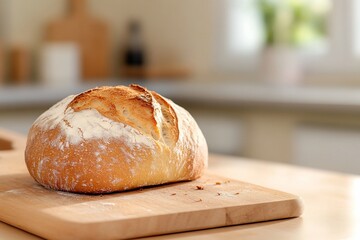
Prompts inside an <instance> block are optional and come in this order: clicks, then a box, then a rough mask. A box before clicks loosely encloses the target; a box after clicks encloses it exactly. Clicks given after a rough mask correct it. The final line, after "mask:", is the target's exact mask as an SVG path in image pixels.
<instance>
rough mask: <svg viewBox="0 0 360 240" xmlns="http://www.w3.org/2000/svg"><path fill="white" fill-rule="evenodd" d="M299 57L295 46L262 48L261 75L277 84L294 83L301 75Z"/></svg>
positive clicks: (298, 81)
mask: <svg viewBox="0 0 360 240" xmlns="http://www.w3.org/2000/svg"><path fill="white" fill-rule="evenodd" d="M302 70H303V68H302V63H301V59H300V57H299V56H298V52H297V51H296V49H295V48H291V47H286V46H273V47H267V48H265V49H264V51H263V54H262V61H261V77H262V79H263V80H265V81H266V82H270V83H274V84H279V85H296V84H298V83H300V81H301V79H302V77H303V71H302Z"/></svg>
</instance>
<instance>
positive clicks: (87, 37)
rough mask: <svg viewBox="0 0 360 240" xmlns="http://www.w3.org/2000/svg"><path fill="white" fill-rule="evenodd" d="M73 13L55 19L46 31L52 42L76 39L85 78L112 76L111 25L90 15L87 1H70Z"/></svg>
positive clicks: (47, 37) (48, 39) (96, 78)
mask: <svg viewBox="0 0 360 240" xmlns="http://www.w3.org/2000/svg"><path fill="white" fill-rule="evenodd" d="M69 3H70V14H69V15H68V16H66V17H65V18H63V19H59V20H56V21H52V22H50V23H49V24H48V26H47V28H46V31H45V40H46V41H48V42H75V43H77V45H78V46H79V48H80V54H81V65H82V66H81V68H82V78H83V79H85V80H99V79H104V78H107V77H109V73H110V39H109V30H108V27H107V25H106V24H105V23H104V22H103V21H101V20H100V19H97V18H94V17H92V16H90V14H89V13H88V12H87V10H86V1H85V0H70V1H69Z"/></svg>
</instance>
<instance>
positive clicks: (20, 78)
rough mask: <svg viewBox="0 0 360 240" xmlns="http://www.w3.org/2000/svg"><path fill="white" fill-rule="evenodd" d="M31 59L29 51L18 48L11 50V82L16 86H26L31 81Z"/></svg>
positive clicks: (21, 47)
mask: <svg viewBox="0 0 360 240" xmlns="http://www.w3.org/2000/svg"><path fill="white" fill-rule="evenodd" d="M30 59H31V57H30V53H29V50H28V49H27V48H26V47H23V46H16V47H13V48H12V49H11V50H10V80H11V82H12V83H14V84H26V83H28V82H29V80H30V73H31V64H30V62H31V60H30Z"/></svg>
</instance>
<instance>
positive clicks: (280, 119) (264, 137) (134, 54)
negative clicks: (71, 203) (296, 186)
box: [0, 0, 360, 174]
mask: <svg viewBox="0 0 360 240" xmlns="http://www.w3.org/2000/svg"><path fill="white" fill-rule="evenodd" d="M0 83H1V84H0V127H1V128H5V129H9V130H13V131H16V132H19V133H22V134H26V133H27V131H28V129H29V127H30V126H31V124H32V122H33V121H34V120H35V119H36V118H37V116H39V114H41V113H42V112H43V111H45V110H46V109H47V108H48V107H49V106H51V105H53V104H54V103H55V102H57V101H59V100H60V99H62V98H64V97H65V96H67V95H69V94H74V93H79V92H81V91H84V90H86V89H88V88H91V87H94V86H99V85H117V84H124V85H128V84H130V83H138V84H141V85H145V86H147V87H148V88H149V89H151V90H156V91H158V92H160V93H161V94H163V95H164V96H167V97H168V98H171V99H173V100H174V101H175V102H177V103H178V104H180V105H182V106H184V107H185V108H186V109H188V110H189V112H190V113H191V114H192V115H193V116H194V117H195V119H196V120H197V121H198V123H199V125H200V127H201V129H202V130H203V132H204V134H205V136H206V139H207V141H208V145H209V148H210V152H213V153H222V154H229V155H237V156H243V157H247V158H256V159H261V160H265V161H275V162H284V163H291V164H297V165H302V166H310V167H316V168H321V169H326V170H336V171H341V172H347V173H354V174H360V1H357V0H343V1H335V0H313V1H310V0H222V1H216V0H197V1H192V0H152V1H147V0H103V1H99V0H88V1H85V0H51V1H49V0H26V1H24V0H0Z"/></svg>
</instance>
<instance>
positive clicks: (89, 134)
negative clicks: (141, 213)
mask: <svg viewBox="0 0 360 240" xmlns="http://www.w3.org/2000/svg"><path fill="white" fill-rule="evenodd" d="M207 159H208V149H207V144H206V141H205V138H204V136H203V134H202V132H201V130H200V129H199V127H198V125H197V124H196V122H195V120H194V119H193V118H192V117H191V115H190V114H189V113H188V112H187V111H186V110H185V109H183V108H182V107H180V106H178V105H176V104H175V103H173V102H172V101H171V100H169V99H166V98H164V97H162V96H161V95H159V94H157V93H156V92H153V91H149V90H147V89H146V88H144V87H141V86H139V85H130V86H129V87H126V86H115V87H99V88H94V89H91V90H89V91H86V92H83V93H81V94H79V95H76V96H69V97H67V98H65V99H63V100H62V101H60V102H59V103H57V104H55V105H54V106H53V107H51V108H50V109H49V110H47V111H46V112H44V113H43V114H42V115H41V116H40V117H39V118H38V119H37V120H36V121H35V122H34V124H33V126H32V127H31V129H30V131H29V134H28V139H27V145H26V149H25V161H26V165H27V168H28V170H29V173H30V174H31V176H32V177H33V178H34V179H35V180H36V181H37V182H38V183H40V184H41V185H43V186H44V187H46V188H52V189H55V190H63V191H69V192H79V193H109V192H115V191H123V190H128V189H134V188H139V187H143V186H151V185H158V184H164V183H170V182H178V181H186V180H194V179H197V178H199V177H200V176H201V175H202V173H203V170H204V169H205V168H206V166H207Z"/></svg>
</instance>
